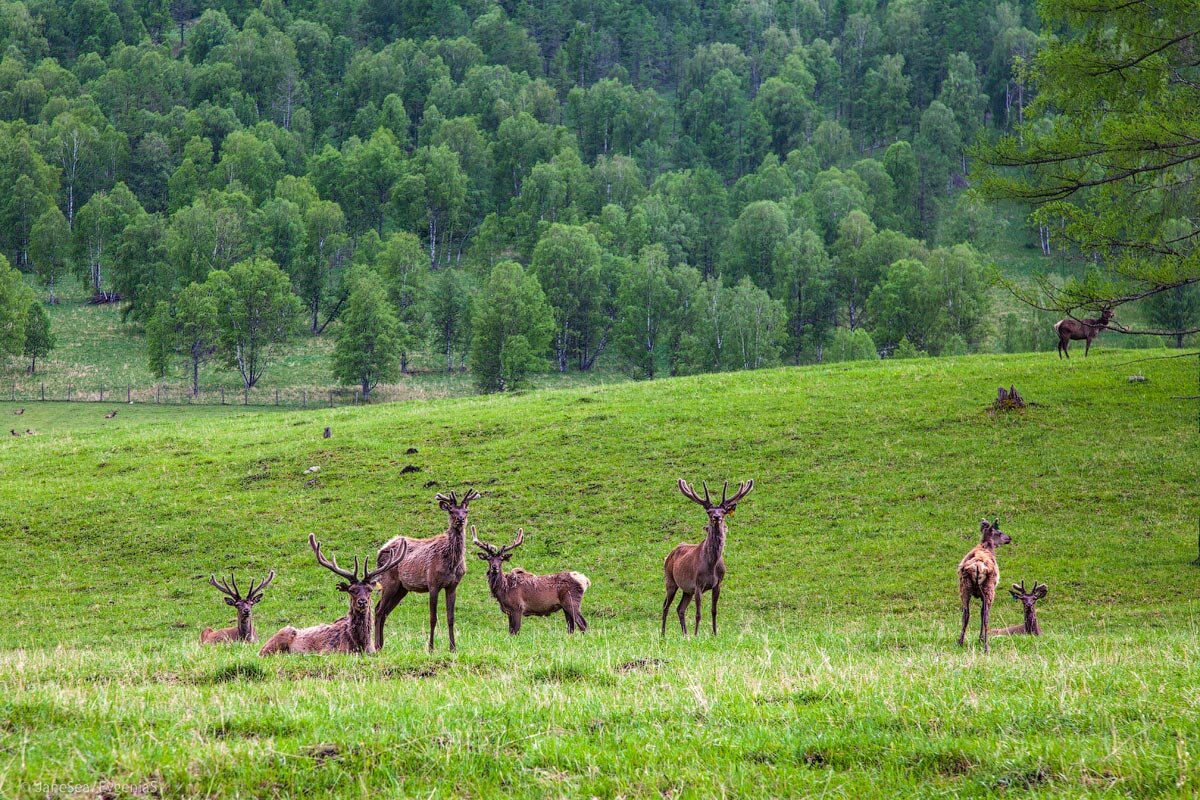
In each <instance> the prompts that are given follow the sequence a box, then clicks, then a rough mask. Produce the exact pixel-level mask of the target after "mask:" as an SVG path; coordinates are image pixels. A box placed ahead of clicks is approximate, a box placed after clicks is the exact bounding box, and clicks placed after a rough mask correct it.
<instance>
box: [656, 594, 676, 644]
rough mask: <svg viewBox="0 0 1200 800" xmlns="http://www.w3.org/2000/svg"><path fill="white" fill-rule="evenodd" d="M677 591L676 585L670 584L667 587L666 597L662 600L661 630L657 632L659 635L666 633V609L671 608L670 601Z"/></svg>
mask: <svg viewBox="0 0 1200 800" xmlns="http://www.w3.org/2000/svg"><path fill="white" fill-rule="evenodd" d="M678 591H679V587H678V586H671V587H669V588H668V589H667V599H666V600H663V615H662V630H661V631H660V632H659V635H660V636H666V635H667V611H668V610H669V609H670V608H671V601H672V600H674V599H675V593H676V592H678Z"/></svg>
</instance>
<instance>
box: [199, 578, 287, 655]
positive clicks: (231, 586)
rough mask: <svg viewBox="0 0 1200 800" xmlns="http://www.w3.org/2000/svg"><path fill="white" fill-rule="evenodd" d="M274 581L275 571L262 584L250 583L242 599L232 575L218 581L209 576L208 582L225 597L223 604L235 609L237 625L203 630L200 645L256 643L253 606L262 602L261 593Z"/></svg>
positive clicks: (256, 635) (256, 633)
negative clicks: (227, 578) (248, 589)
mask: <svg viewBox="0 0 1200 800" xmlns="http://www.w3.org/2000/svg"><path fill="white" fill-rule="evenodd" d="M273 580H275V570H271V573H270V574H269V575H267V577H266V580H264V581H263V582H262V583H257V584H256V583H254V582H253V581H251V582H250V591H248V592H246V595H245V596H244V597H243V596H242V593H241V592H240V591H239V590H238V585H237V579H236V578H234V577H233V575H230V576H229V580H228V581H225V580H224V579H222V580H220V581H218V580H217V579H216V576H213V575H210V576H209V578H208V582H209V583H211V584H212V585H213V588H214V589H216V590H217V591H218V592H220V593H221V594H224V595H227V596H226V598H225V603H226V604H228V605H231V606H233V607H234V608H235V609H237V624H236V625H233V626H231V627H229V628H218V629H216V630H213V629H212V628H205V629H204V630H203V631H201V633H200V644H222V643H224V642H257V641H258V632H257V631H255V630H254V619H253V612H254V606H255V605H257V604H258V602H259V601H260V600H262V597H263V592H264V591H266V588H267V587H268V586H270V585H271V581H273Z"/></svg>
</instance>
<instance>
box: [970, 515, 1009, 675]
mask: <svg viewBox="0 0 1200 800" xmlns="http://www.w3.org/2000/svg"><path fill="white" fill-rule="evenodd" d="M979 532H980V540H979V544H977V545H975V547H973V548H972V549H971V551H970V552H969V553H967V554H966V555H965V556H963V560H962V561H960V562H959V564H958V594H959V597H960V598H961V599H962V630H961V631H960V632H959V635H958V645H959V647H962V646H963V644H964V643H965V642H966V638H967V623H968V622H970V621H971V599H972V598H974V597H978V598H979V600H980V602H981V603H982V604H983V607H982V609H981V611H980V622H979V641H981V642H983V652H985V653H990V652H991V646H990V645H989V644H988V619H989V618H990V616H991V611H992V603H994V602H995V601H996V583H997V582H998V581H999V580H1000V567H999V565H998V564H997V563H996V548H997V547H999V546H1000V545H1002V544H1009V543H1010V542H1012V537H1011V536H1009V535H1008V534H1007V533H1004V532H1003V531H1001V530H1000V520H999V519H996V520H994V521H992V522H988V521H987V519H986V518H984V519H982V520H980V522H979Z"/></svg>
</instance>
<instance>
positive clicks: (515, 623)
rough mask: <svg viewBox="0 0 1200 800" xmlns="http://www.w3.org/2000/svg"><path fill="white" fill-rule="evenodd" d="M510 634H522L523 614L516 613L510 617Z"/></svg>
mask: <svg viewBox="0 0 1200 800" xmlns="http://www.w3.org/2000/svg"><path fill="white" fill-rule="evenodd" d="M508 632H509V633H511V634H512V635H513V636H516V635H517V634H518V633H520V632H521V612H520V611H514V612H513V613H512V614H510V615H509V617H508Z"/></svg>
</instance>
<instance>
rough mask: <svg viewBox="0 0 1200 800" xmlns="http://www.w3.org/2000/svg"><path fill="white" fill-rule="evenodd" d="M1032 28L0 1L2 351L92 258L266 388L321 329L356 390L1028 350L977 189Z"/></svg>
mask: <svg viewBox="0 0 1200 800" xmlns="http://www.w3.org/2000/svg"><path fill="white" fill-rule="evenodd" d="M1038 28H1039V25H1038V22H1037V20H1036V16H1035V14H1034V9H1033V7H1032V4H1031V3H1029V2H1024V0H1022V1H1021V2H991V1H988V2H985V1H984V0H966V1H964V2H950V0H901V1H900V2H890V3H877V2H875V1H874V0H739V2H728V0H719V1H718V2H710V3H704V4H693V3H687V2H677V1H676V0H654V1H652V2H636V3H635V2H630V0H609V1H608V2H598V3H587V4H583V3H573V2H567V1H566V0H541V1H540V2H523V1H522V2H510V1H508V0H506V1H505V2H501V3H498V4H496V3H490V2H484V1H483V0H479V2H474V3H450V2H431V1H430V0H423V1H418V0H403V1H402V2H383V1H382V0H319V1H318V0H300V2H293V3H289V4H287V5H285V4H284V3H282V2H280V1H279V0H264V2H262V3H261V5H251V4H248V3H240V2H236V1H235V0H230V1H229V2H224V3H221V2H196V0H0V54H2V60H0V187H3V189H4V191H3V194H2V195H0V251H2V252H3V254H4V256H5V257H6V258H7V260H8V262H9V264H11V267H10V266H8V265H0V266H3V267H4V272H5V274H7V275H8V276H9V277H8V278H7V279H5V280H2V281H0V294H4V295H5V296H7V297H9V298H10V299H11V298H15V297H18V296H20V297H22V298H24V299H23V301H22V302H24V303H25V304H26V306H28V307H29V312H28V315H26V314H25V313H24V310H23V309H24V306H22V310H21V313H17V312H16V311H13V312H12V313H9V314H8V320H7V323H8V324H7V328H6V330H7V331H8V335H7V338H6V340H5V342H4V348H5V349H6V350H7V351H8V352H10V353H12V354H13V355H19V354H20V353H21V352H22V350H23V349H24V351H25V352H26V355H27V356H30V357H32V358H34V359H36V357H37V356H38V354H44V348H45V340H46V338H47V335H46V332H44V331H43V333H42V334H41V336H40V339H39V340H40V341H42V342H43V344H42V345H41V347H42V349H41V350H39V349H38V347H39V345H38V344H37V342H33V344H31V343H30V342H31V341H32V340H34V339H38V337H35V336H33V332H34V331H35V330H38V329H39V325H40V324H41V323H39V322H38V319H39V317H40V318H43V319H44V316H45V315H44V311H43V310H42V309H41V308H40V306H41V304H43V303H53V302H54V292H55V287H56V286H57V285H58V284H59V282H60V281H61V280H63V279H64V277H65V276H67V275H68V274H74V275H76V276H78V278H79V280H83V281H86V283H87V284H88V286H89V287H90V289H89V291H90V294H91V296H92V298H93V301H94V302H115V303H120V304H121V308H122V312H123V314H124V317H125V319H126V321H127V324H128V325H129V326H130V329H131V330H135V331H138V332H139V335H142V334H143V333H144V335H145V336H146V340H147V350H148V352H149V355H150V359H151V363H152V367H153V369H154V370H155V372H156V373H158V374H160V375H162V374H166V373H167V372H169V371H183V372H186V374H187V375H188V376H189V378H191V379H192V380H193V381H195V382H196V383H197V384H198V382H199V380H200V379H201V372H202V370H204V369H208V368H210V366H209V365H210V362H212V364H213V365H216V364H218V363H223V364H224V365H225V366H227V367H229V368H234V369H237V370H238V372H239V373H240V376H241V378H242V381H243V382H244V384H245V385H246V386H247V387H252V386H254V384H255V383H256V382H257V380H258V377H259V376H260V375H261V371H262V361H263V359H265V358H267V357H268V356H269V352H270V346H271V344H272V343H273V342H277V341H279V340H280V339H282V338H286V337H288V336H290V335H296V334H297V333H300V332H301V331H307V334H308V335H316V336H321V335H329V336H335V337H336V338H337V347H336V350H335V353H334V358H333V365H332V368H333V371H334V374H335V375H336V376H337V378H338V379H339V380H340V381H342V382H344V383H346V384H353V385H360V384H361V386H362V388H363V391H364V393H365V392H367V391H369V389H370V387H371V386H374V385H375V384H376V383H378V382H380V381H386V380H388V379H389V378H390V377H392V376H394V375H395V374H396V372H397V371H398V370H404V369H406V368H407V366H408V364H409V362H410V359H411V357H412V354H414V353H416V352H421V353H425V354H428V353H431V352H432V353H436V354H438V358H439V359H440V362H441V363H443V364H444V365H445V367H446V368H447V369H458V368H463V367H470V368H471V370H472V371H473V374H474V376H475V379H476V381H477V383H478V385H479V386H480V388H482V389H485V390H497V389H505V388H512V387H514V386H518V385H520V383H521V382H522V380H523V379H524V377H525V376H526V375H528V374H529V372H530V371H534V370H542V369H558V370H562V371H569V370H588V369H592V368H593V366H594V365H595V364H596V363H597V361H598V359H604V360H605V361H606V363H619V364H621V365H622V366H623V367H624V368H627V369H628V370H630V371H631V372H632V373H633V374H636V375H640V376H647V377H649V376H654V375H659V374H670V373H691V372H701V371H711V370H724V369H742V368H753V367H759V366H766V365H771V364H778V363H781V362H787V363H804V362H813V361H819V360H831V359H845V358H862V357H879V355H884V356H888V355H893V354H899V355H913V354H918V353H921V352H928V353H933V354H945V353H949V354H955V353H966V352H972V351H977V350H980V349H983V348H985V347H986V348H988V349H995V350H1021V349H1031V347H1032V344H1031V341H1030V336H1029V335H1028V333H1027V331H1026V330H1025V329H1024V328H1023V327H1022V323H1021V322H1020V320H1018V319H1017V318H1016V316H1017V315H1013V314H1009V315H1007V316H1006V317H1005V318H1004V320H1001V321H998V319H997V315H995V314H991V313H989V303H990V302H992V301H991V295H990V292H989V287H988V281H987V278H986V270H987V265H988V258H987V257H986V253H987V252H988V251H989V249H991V248H992V247H993V246H994V245H995V241H996V237H997V235H998V231H999V230H1001V229H1002V228H1003V226H1004V224H1005V221H1004V220H1002V219H999V218H998V216H997V213H996V211H995V210H994V208H993V207H990V206H988V205H985V204H982V203H980V202H978V201H975V200H973V199H972V198H971V196H970V195H969V194H967V193H966V192H964V189H965V188H966V187H967V186H968V184H969V177H968V175H969V171H968V150H969V147H970V146H971V144H972V143H973V142H975V141H976V140H978V139H980V138H981V137H987V136H989V135H991V134H994V133H1000V132H1003V131H1006V130H1010V129H1011V128H1012V127H1013V126H1015V125H1017V124H1019V123H1020V122H1021V121H1022V119H1023V115H1024V114H1025V110H1026V108H1027V107H1028V106H1029V103H1030V102H1031V98H1032V95H1033V90H1032V88H1031V86H1029V85H1028V80H1027V77H1026V76H1027V74H1028V65H1029V63H1030V60H1031V59H1032V58H1033V57H1034V55H1035V53H1036V52H1037V50H1038V47H1039V42H1041V41H1042V39H1041V37H1040V35H1039V34H1038V33H1035V31H1036V30H1038ZM1039 236H1040V238H1041V239H1042V246H1043V248H1044V250H1045V252H1049V251H1050V248H1051V242H1050V236H1051V233H1050V231H1049V230H1048V229H1043V230H1041V231H1039ZM17 271H19V273H24V275H25V276H36V285H38V286H40V287H42V291H41V296H40V302H39V303H30V301H29V297H28V296H27V295H25V294H22V293H23V292H28V291H29V290H28V289H27V288H25V287H26V286H28V285H29V284H30V283H31V280H30V279H29V278H27V277H21V278H20V279H18V276H17ZM5 287H6V288H5ZM9 305H10V306H11V305H12V304H11V303H9ZM26 316H28V319H26ZM42 327H44V325H42ZM26 332H29V333H28V335H27V333H26ZM49 338H50V339H52V336H50V337H49ZM30 348H32V351H31V349H30Z"/></svg>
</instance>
